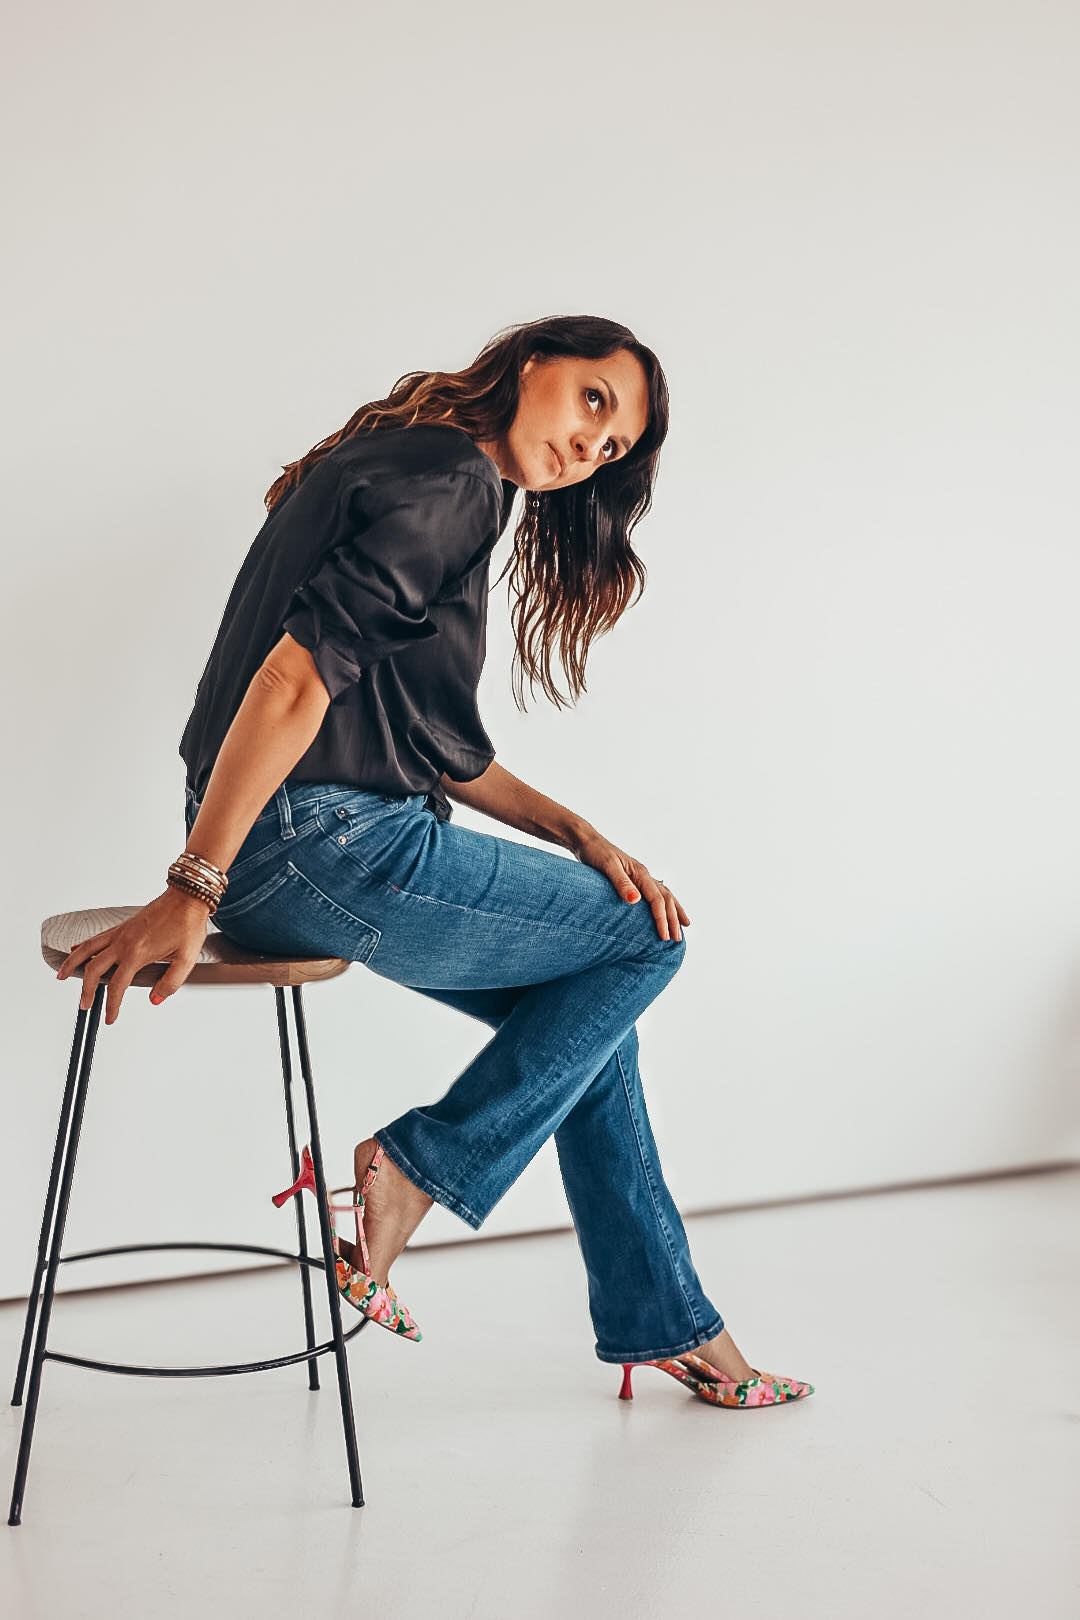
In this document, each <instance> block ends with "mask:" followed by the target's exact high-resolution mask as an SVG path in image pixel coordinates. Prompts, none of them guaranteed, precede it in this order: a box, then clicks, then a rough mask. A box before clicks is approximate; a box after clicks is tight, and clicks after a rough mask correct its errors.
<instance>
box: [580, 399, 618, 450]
mask: <svg viewBox="0 0 1080 1620" xmlns="http://www.w3.org/2000/svg"><path fill="white" fill-rule="evenodd" d="M590 394H595V395H596V397H597V399H598V400H599V401H600V403H601V405H603V403H604V396H603V394H602V393H601V392H600V390H599V388H586V390H585V397H586V399H587V398H588V397H589V395H590ZM608 446H610V447H611V451H612V454H614V451H615V440H614V439H608V440H607V442H606V443H605V445H604V449H605V450H606V449H607V448H608ZM607 459H608V461H610V460H611V459H612V458H611V456H608V457H607Z"/></svg>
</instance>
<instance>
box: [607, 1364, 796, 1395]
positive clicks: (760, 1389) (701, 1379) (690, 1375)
mask: <svg viewBox="0 0 1080 1620" xmlns="http://www.w3.org/2000/svg"><path fill="white" fill-rule="evenodd" d="M635 1367H659V1368H660V1370H661V1372H666V1373H670V1374H671V1376H672V1378H677V1379H678V1380H679V1382H680V1383H681V1384H683V1385H684V1386H685V1387H686V1388H687V1389H688V1390H690V1391H691V1393H692V1394H694V1395H699V1396H700V1397H701V1399H702V1400H703V1401H709V1402H710V1403H711V1404H712V1405H713V1406H776V1405H778V1404H779V1403H780V1402H781V1401H799V1400H802V1398H803V1396H804V1395H812V1394H813V1393H814V1386H813V1384H802V1383H800V1382H799V1380H798V1379H797V1378H776V1377H774V1376H773V1374H772V1373H767V1372H759V1370H758V1369H757V1367H755V1368H754V1369H753V1371H754V1376H753V1378H744V1379H743V1380H742V1381H741V1382H739V1381H738V1380H736V1379H734V1378H725V1377H724V1375H723V1373H722V1372H719V1371H718V1370H717V1368H715V1367H714V1366H713V1365H712V1364H711V1362H708V1361H706V1360H704V1358H703V1357H701V1356H695V1355H693V1354H691V1353H690V1352H686V1353H684V1354H683V1355H681V1356H671V1357H668V1358H665V1359H664V1360H661V1361H624V1362H623V1363H622V1370H623V1381H622V1389H620V1391H619V1399H620V1400H621V1401H631V1400H633V1398H634V1392H633V1390H632V1389H631V1388H630V1374H631V1373H632V1372H633V1370H634V1368H635Z"/></svg>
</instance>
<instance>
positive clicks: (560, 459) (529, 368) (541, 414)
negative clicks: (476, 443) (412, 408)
mask: <svg viewBox="0 0 1080 1620" xmlns="http://www.w3.org/2000/svg"><path fill="white" fill-rule="evenodd" d="M648 420H649V389H648V379H647V378H646V375H645V368H644V366H643V365H642V364H641V361H640V360H639V359H638V358H637V356H636V355H633V354H631V353H630V352H629V351H628V350H626V349H617V350H616V351H615V353H614V354H609V355H608V356H607V358H606V359H604V360H579V359H576V358H573V357H570V356H566V355H559V356H555V357H550V356H545V355H533V356H532V357H531V358H530V359H528V360H527V361H526V362H525V365H524V366H523V367H522V371H521V392H520V396H519V398H518V408H517V415H516V416H515V417H514V420H513V422H512V423H511V425H510V428H509V430H508V432H507V433H506V435H505V437H504V439H503V440H502V441H501V442H500V443H499V444H498V446H497V447H496V448H495V449H494V450H488V453H489V454H490V455H491V456H492V459H493V460H494V461H495V462H496V463H497V465H498V467H499V470H500V471H501V473H502V475H503V477H504V478H509V479H510V480H512V482H513V483H515V484H517V485H519V486H520V487H521V488H523V489H533V490H547V489H564V488H565V487H566V486H567V485H568V484H579V483H580V482H581V480H582V479H583V478H588V477H590V476H591V475H592V474H593V473H594V472H595V471H596V469H597V468H598V467H603V466H605V465H606V464H607V463H608V462H609V461H616V460H618V459H619V457H620V456H625V455H626V454H627V453H628V452H629V451H630V450H631V449H632V448H633V446H634V445H635V444H636V443H637V441H638V439H639V438H640V437H641V435H642V434H643V433H644V431H645V429H646V427H647V425H648ZM481 448H483V449H488V446H487V445H483V446H481Z"/></svg>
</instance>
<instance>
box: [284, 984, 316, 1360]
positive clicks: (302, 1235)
mask: <svg viewBox="0 0 1080 1620" xmlns="http://www.w3.org/2000/svg"><path fill="white" fill-rule="evenodd" d="M274 1000H275V1003H276V1005H277V1024H278V1043H279V1045H280V1047H281V1073H282V1075H283V1077H284V1080H285V1123H286V1125H287V1127H288V1131H289V1163H290V1164H291V1165H292V1178H293V1180H294V1181H295V1180H296V1178H297V1176H298V1175H299V1174H300V1155H299V1153H298V1152H297V1149H296V1120H295V1118H294V1115H293V1096H292V1080H293V1067H292V1053H291V1051H290V1050H289V1022H288V1017H287V1014H286V1008H285V992H284V990H283V989H282V988H281V986H280V985H275V987H274ZM293 1203H294V1205H295V1206H296V1242H297V1246H298V1250H299V1253H300V1254H301V1255H306V1254H307V1252H308V1247H307V1227H306V1226H305V1223H304V1195H303V1192H302V1191H301V1192H298V1193H297V1194H296V1196H295V1197H294V1198H293ZM300 1292H301V1295H302V1297H303V1301H304V1328H305V1330H306V1332H307V1344H308V1349H309V1350H314V1348H315V1317H314V1315H313V1314H312V1309H311V1276H310V1273H309V1268H308V1267H307V1266H304V1265H302V1266H301V1267H300ZM318 1387H319V1360H318V1357H317V1356H312V1358H311V1360H310V1361H309V1362H308V1388H309V1389H318Z"/></svg>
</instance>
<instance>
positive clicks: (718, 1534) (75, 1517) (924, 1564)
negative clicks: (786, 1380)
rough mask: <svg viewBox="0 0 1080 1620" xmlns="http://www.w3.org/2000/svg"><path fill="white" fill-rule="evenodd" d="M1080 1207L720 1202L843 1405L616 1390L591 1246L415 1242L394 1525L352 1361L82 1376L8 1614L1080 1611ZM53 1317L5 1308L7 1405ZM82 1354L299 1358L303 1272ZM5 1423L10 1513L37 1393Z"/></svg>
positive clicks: (40, 1437) (724, 1251) (699, 1232)
mask: <svg viewBox="0 0 1080 1620" xmlns="http://www.w3.org/2000/svg"><path fill="white" fill-rule="evenodd" d="M1078 1206H1080V1169H1077V1170H1066V1171H1057V1172H1054V1173H1047V1174H1038V1175H1022V1176H1017V1177H1011V1178H1003V1179H1000V1180H996V1181H987V1182H977V1183H970V1184H967V1185H963V1184H961V1185H957V1186H951V1187H947V1188H934V1189H927V1190H915V1191H908V1192H902V1193H890V1194H883V1195H877V1196H869V1197H859V1198H838V1199H835V1200H830V1201H826V1202H811V1203H806V1204H802V1205H791V1206H787V1207H781V1208H774V1209H768V1210H760V1211H752V1212H744V1213H737V1214H727V1215H714V1216H701V1217H697V1218H691V1219H690V1220H688V1222H687V1229H688V1232H689V1235H690V1242H691V1247H692V1250H693V1253H694V1258H695V1262H696V1264H697V1267H698V1270H699V1272H700V1274H701V1276H702V1279H703V1281H704V1282H705V1285H706V1288H707V1289H708V1290H709V1292H710V1293H711V1294H712V1296H713V1298H714V1300H715V1302H716V1303H717V1304H718V1305H719V1307H720V1309H721V1310H722V1311H723V1312H724V1314H725V1317H726V1319H727V1325H728V1327H729V1328H730V1330H731V1332H732V1335H733V1336H734V1338H735V1340H736V1342H737V1343H738V1344H739V1346H740V1348H741V1349H742V1350H743V1352H744V1353H745V1354H746V1356H747V1357H748V1358H749V1360H750V1361H751V1362H752V1363H753V1364H754V1365H755V1366H759V1367H764V1368H766V1369H767V1370H769V1371H772V1372H777V1373H790V1374H793V1375H794V1376H796V1377H798V1378H802V1379H808V1380H809V1381H811V1382H812V1383H813V1384H814V1385H815V1386H816V1389H815V1393H814V1394H813V1395H812V1396H810V1397H809V1398H808V1399H806V1400H803V1401H799V1402H796V1403H795V1404H793V1405H790V1406H782V1407H774V1408H765V1409H760V1410H744V1411H734V1412H731V1411H725V1410H722V1409H716V1408H713V1407H710V1406H707V1405H706V1404H705V1403H704V1402H702V1401H699V1400H695V1399H694V1398H693V1397H692V1396H690V1395H688V1394H686V1392H685V1391H684V1390H682V1389H681V1388H680V1387H679V1385H678V1384H677V1383H676V1382H675V1380H674V1379H671V1378H669V1377H667V1376H665V1375H664V1374H663V1373H661V1372H657V1371H655V1370H652V1369H649V1368H641V1369H639V1370H638V1372H637V1374H636V1375H635V1386H636V1394H635V1399H634V1400H633V1401H632V1402H625V1401H619V1400H617V1399H616V1395H617V1391H618V1387H619V1379H620V1375H619V1370H618V1369H617V1368H615V1367H612V1366H605V1365H603V1364H602V1363H600V1362H598V1361H597V1360H596V1358H595V1355H594V1354H593V1349H592V1345H593V1339H592V1334H591V1330H590V1324H589V1320H588V1313H587V1309H586V1296H585V1286H584V1275H583V1271H582V1267H581V1262H580V1257H579V1253H578V1249H577V1244H576V1239H575V1238H574V1236H573V1234H572V1233H568V1234H566V1235H565V1236H564V1235H557V1236H547V1237H538V1238H517V1239H510V1240H502V1241H493V1242H490V1243H476V1242H474V1243H471V1244H466V1245H463V1246H462V1247H460V1248H459V1247H447V1248H428V1249H418V1250H415V1251H411V1252H407V1253H406V1254H405V1255H403V1256H402V1257H401V1259H400V1260H399V1262H398V1264H397V1266H396V1267H395V1275H394V1282H395V1285H396V1287H397V1289H398V1292H399V1293H400V1294H401V1295H402V1297H403V1298H404V1299H405V1300H406V1301H407V1303H408V1305H409V1306H410V1308H411V1309H412V1311H413V1312H414V1313H415V1315H416V1316H417V1318H418V1320H419V1321H420V1324H421V1326H422V1328H423V1330H424V1339H423V1341H422V1343H420V1344H412V1343H408V1342H405V1341H403V1340H400V1339H396V1338H394V1337H393V1336H392V1335H391V1334H389V1333H386V1332H384V1331H382V1330H381V1329H379V1328H376V1327H374V1326H370V1327H366V1328H364V1329H363V1331H362V1332H361V1333H360V1334H359V1335H358V1336H357V1338H356V1339H355V1340H354V1341H353V1343H352V1345H351V1347H350V1352H349V1354H350V1366H351V1372H352V1380H353V1398H354V1404H355V1408H356V1415H357V1427H358V1434H359V1443H360V1460H361V1468H362V1471H363V1480H364V1491H365V1495H366V1498H367V1500H366V1505H365V1506H364V1507H362V1508H358V1509H357V1508H353V1507H351V1506H350V1505H349V1499H348V1492H347V1476H346V1470H345V1455H344V1445H343V1441H342V1432H341V1418H340V1410H339V1406H338V1396H337V1386H336V1381H335V1379H334V1371H333V1358H332V1357H331V1356H327V1357H323V1358H322V1359H321V1361H320V1364H319V1365H320V1371H321V1374H322V1379H323V1388H322V1390H321V1391H320V1392H319V1393H317V1394H313V1393H311V1392H309V1390H308V1388H307V1376H306V1370H305V1369H304V1368H302V1367H289V1368H282V1369H277V1370H273V1371H270V1372H265V1373H261V1374H257V1375H251V1376H248V1377H242V1378H216V1379H175V1380H167V1379H158V1378H120V1377H105V1376H102V1375H101V1374H100V1373H93V1372H90V1371H88V1370H86V1369H83V1368H79V1367H72V1366H67V1365H65V1364H63V1363H58V1362H50V1363H46V1366H45V1370H44V1377H43V1382H42V1393H41V1401H40V1406H39V1410H38V1420H37V1431H36V1434H35V1439H34V1447H33V1452H32V1455H31V1459H30V1471H29V1476H28V1479H27V1486H26V1494H25V1499H24V1507H23V1523H22V1524H21V1525H20V1526H18V1527H15V1528H8V1527H7V1526H6V1524H5V1526H4V1529H3V1531H2V1532H0V1611H2V1613H3V1614H4V1615H5V1617H7V1620H38V1617H41V1620H46V1617H47V1620H76V1617H77V1620H98V1617H101V1620H105V1617H106V1616H108V1617H110V1620H117V1617H120V1620H127V1617H131V1620H155V1617H157V1616H159V1615H160V1616H169V1617H170V1620H186V1617H188V1616H191V1617H193V1620H194V1617H198V1620H217V1617H218V1616H225V1615H228V1616H230V1617H239V1620H247V1617H248V1616H250V1617H251V1620H256V1617H258V1620H278V1617H279V1616H280V1617H282V1620H284V1617H286V1616H289V1617H293V1616H297V1617H307V1616H311V1615H320V1616H325V1617H326V1620H338V1617H339V1616H355V1615H363V1616H365V1617H367V1620H372V1617H375V1616H377V1615H386V1616H387V1617H390V1616H392V1617H393V1620H420V1617H424V1620H427V1617H432V1620H567V1617H571V1620H574V1617H577V1616H579V1615H582V1616H584V1615H588V1616H589V1617H590V1620H609V1617H610V1620H616V1617H618V1620H639V1617H640V1620H683V1617H686V1620H691V1617H694V1620H697V1617H699V1616H701V1617H712V1616H719V1615H727V1616H730V1617H733V1620H757V1617H768V1620H773V1617H775V1620H816V1617H818V1616H821V1617H823V1620H824V1617H828V1620H845V1617H848V1616H851V1617H858V1620H871V1617H872V1620H889V1617H891V1616H893V1615H896V1616H901V1615H902V1616H905V1617H909V1616H911V1615H912V1614H917V1615H918V1616H919V1617H920V1620H936V1617H937V1616H941V1617H943V1620H944V1617H945V1616H949V1617H950V1620H951V1617H952V1616H954V1615H955V1614H956V1613H957V1612H958V1611H959V1612H960V1613H970V1614H973V1615H975V1614H977V1615H978V1616H979V1617H980V1620H996V1617H997V1616H1001V1617H1005V1616H1009V1617H1010V1620H1012V1617H1014V1616H1016V1615H1017V1614H1025V1613H1026V1614H1029V1615H1031V1616H1033V1617H1037V1620H1059V1617H1060V1620H1066V1617H1068V1620H1076V1616H1077V1615H1078V1614H1080V1581H1078V1575H1080V1557H1078V1551H1077V1525H1078V1522H1080V1514H1078V1507H1080V1493H1078V1489H1077V1486H1078V1472H1080V1470H1078V1467H1077V1458H1078V1450H1080V1381H1078V1368H1080V1357H1078V1353H1077V1352H1078V1337H1080V1336H1078V1332H1077V1329H1078V1325H1080V1290H1078V1288H1077V1278H1078V1269H1077V1263H1076V1262H1077V1248H1078V1238H1080V1223H1078V1221H1077V1211H1078ZM28 1261H30V1262H32V1257H30V1256H28ZM316 1280H318V1279H316ZM23 1314H24V1307H23V1306H20V1305H6V1306H4V1307H2V1308H0V1369H2V1370H3V1376H4V1380H5V1383H6V1385H7V1386H8V1387H7V1390H6V1392H5V1395H4V1400H5V1402H7V1401H8V1400H10V1385H11V1383H12V1381H13V1378H14V1370H15V1363H16V1358H17V1354H18V1346H19V1340H20V1335H21V1330H22V1320H23ZM326 1320H327V1313H326V1306H325V1299H324V1300H323V1301H322V1304H321V1316H320V1321H321V1322H322V1323H323V1324H324V1325H325V1322H326ZM353 1321H355V1317H353ZM50 1342H51V1344H52V1346H53V1348H55V1349H57V1350H70V1351H73V1352H75V1353H77V1354H83V1355H87V1356H93V1355H100V1356H102V1357H103V1358H105V1359H110V1358H113V1357H115V1359H117V1360H124V1359H131V1360H148V1361H154V1360H156V1361H160V1362H172V1363H175V1364H181V1363H183V1362H185V1361H196V1362H197V1361H203V1362H211V1361H217V1360H225V1359H227V1358H229V1357H232V1356H235V1358H236V1359H238V1360H240V1359H254V1358H255V1357H257V1356H259V1355H260V1354H267V1355H274V1354H279V1353H281V1352H282V1350H283V1349H285V1348H293V1347H295V1348H299V1347H300V1345H301V1344H302V1331H301V1327H300V1317H299V1285H298V1282H297V1280H296V1273H295V1272H294V1271H293V1270H292V1269H291V1268H275V1269H268V1270H265V1271H263V1272H260V1273H255V1274H252V1275H248V1276H244V1277H241V1278H239V1279H229V1280H227V1279H224V1278H215V1279H210V1280H200V1281H196V1282H182V1283H176V1282H172V1283H167V1284H160V1285H153V1286H147V1287H142V1288H133V1289H117V1290H110V1291H99V1292H96V1293H84V1294H80V1295H76V1294H71V1295H68V1296H66V1297H65V1296H62V1295H61V1296H59V1297H58V1298H57V1302H56V1305H55V1308H54V1313H53V1322H52V1329H51V1332H50ZM4 1410H5V1411H6V1413H7V1416H6V1419H5V1420H4V1426H5V1432H6V1441H5V1443H4V1445H3V1447H2V1453H0V1496H2V1501H3V1504H4V1510H5V1511H4V1517H5V1520H6V1516H7V1503H8V1499H9V1495H10V1490H11V1479H12V1475H13V1471H14V1465H15V1455H16V1450H17V1446H18V1436H19V1426H20V1423H21V1421H22V1408H13V1407H11V1406H8V1405H5V1408H4Z"/></svg>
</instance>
